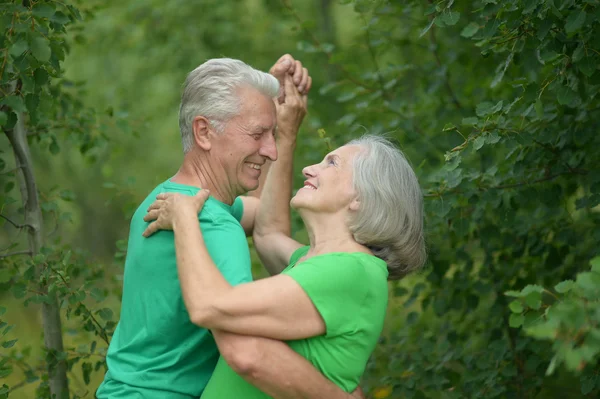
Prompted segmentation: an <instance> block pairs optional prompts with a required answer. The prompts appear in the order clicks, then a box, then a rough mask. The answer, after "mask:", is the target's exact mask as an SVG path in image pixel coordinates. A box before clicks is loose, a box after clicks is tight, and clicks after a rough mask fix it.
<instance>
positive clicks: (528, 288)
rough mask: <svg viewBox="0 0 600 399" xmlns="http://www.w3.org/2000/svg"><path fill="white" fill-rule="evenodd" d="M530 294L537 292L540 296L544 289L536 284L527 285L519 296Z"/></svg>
mask: <svg viewBox="0 0 600 399" xmlns="http://www.w3.org/2000/svg"><path fill="white" fill-rule="evenodd" d="M532 292H539V293H540V294H541V293H542V292H544V287H542V286H539V285H536V284H528V285H526V286H525V288H523V289H522V290H521V296H527V295H529V294H530V293H532Z"/></svg>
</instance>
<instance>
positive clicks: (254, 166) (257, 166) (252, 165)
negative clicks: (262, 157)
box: [248, 162, 262, 170]
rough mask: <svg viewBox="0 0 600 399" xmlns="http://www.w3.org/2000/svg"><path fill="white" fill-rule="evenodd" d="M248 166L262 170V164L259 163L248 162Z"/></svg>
mask: <svg viewBox="0 0 600 399" xmlns="http://www.w3.org/2000/svg"><path fill="white" fill-rule="evenodd" d="M248 166H250V167H251V168H252V169H256V170H260V168H261V166H262V165H259V164H257V163H252V162H248Z"/></svg>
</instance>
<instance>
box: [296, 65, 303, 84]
mask: <svg viewBox="0 0 600 399" xmlns="http://www.w3.org/2000/svg"><path fill="white" fill-rule="evenodd" d="M301 80H302V63H301V62H300V61H297V60H296V67H295V69H294V84H295V85H296V86H298V85H299V84H300V81H301Z"/></svg>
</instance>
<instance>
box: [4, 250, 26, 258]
mask: <svg viewBox="0 0 600 399" xmlns="http://www.w3.org/2000/svg"><path fill="white" fill-rule="evenodd" d="M15 255H29V256H31V251H29V250H27V251H16V252H11V253H8V254H5V255H0V259H3V258H8V257H9V256H15Z"/></svg>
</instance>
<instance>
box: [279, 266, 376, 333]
mask: <svg viewBox="0 0 600 399" xmlns="http://www.w3.org/2000/svg"><path fill="white" fill-rule="evenodd" d="M286 274H287V275H289V276H290V277H292V278H293V279H294V280H295V281H296V282H297V283H298V284H299V285H300V286H301V287H302V289H303V290H304V291H305V292H306V294H307V295H308V297H309V298H310V300H311V301H312V303H313V304H314V305H315V307H316V308H317V310H318V312H319V313H320V314H321V317H322V318H323V320H324V321H325V326H326V333H325V335H326V336H327V337H334V336H338V335H341V334H344V333H347V332H351V331H354V330H355V329H356V326H357V318H356V316H357V315H358V314H359V312H360V308H361V307H362V305H363V300H364V297H365V296H366V293H367V288H366V286H367V285H368V281H369V279H368V276H367V273H366V271H365V268H364V266H363V264H362V263H361V262H360V260H358V259H356V258H353V257H352V255H340V254H336V255H327V256H320V257H316V258H312V259H309V260H307V261H305V262H302V263H300V264H298V265H297V266H296V267H293V268H292V269H290V270H289V271H287V272H286Z"/></svg>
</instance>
